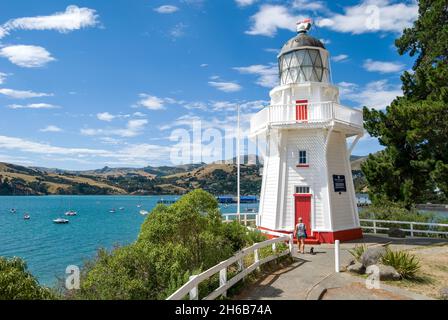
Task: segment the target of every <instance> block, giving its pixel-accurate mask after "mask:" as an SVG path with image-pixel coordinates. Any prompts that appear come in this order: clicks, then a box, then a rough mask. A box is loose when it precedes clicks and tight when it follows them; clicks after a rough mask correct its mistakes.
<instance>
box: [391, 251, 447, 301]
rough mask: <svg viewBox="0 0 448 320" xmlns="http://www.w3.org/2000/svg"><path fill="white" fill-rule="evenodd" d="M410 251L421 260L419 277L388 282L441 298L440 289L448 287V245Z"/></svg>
mask: <svg viewBox="0 0 448 320" xmlns="http://www.w3.org/2000/svg"><path fill="white" fill-rule="evenodd" d="M409 252H410V253H412V254H415V255H416V256H417V257H418V259H419V260H420V265H421V268H420V270H419V272H418V273H417V276H418V277H417V279H416V280H412V281H410V280H403V281H397V282H388V284H391V285H397V286H399V287H401V288H404V289H407V290H410V291H413V292H415V293H419V294H423V295H425V296H428V297H432V298H436V299H437V298H440V296H439V292H440V289H442V288H445V287H448V245H444V246H431V247H425V248H416V249H412V250H409Z"/></svg>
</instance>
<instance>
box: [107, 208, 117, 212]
mask: <svg viewBox="0 0 448 320" xmlns="http://www.w3.org/2000/svg"><path fill="white" fill-rule="evenodd" d="M109 212H110V213H115V212H117V210H115V209H110V210H109Z"/></svg>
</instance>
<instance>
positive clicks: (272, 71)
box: [233, 64, 278, 88]
mask: <svg viewBox="0 0 448 320" xmlns="http://www.w3.org/2000/svg"><path fill="white" fill-rule="evenodd" d="M233 69H235V70H237V71H238V72H240V73H243V74H254V75H257V76H258V79H257V81H256V83H257V84H258V85H260V86H262V87H266V88H272V87H275V86H276V85H277V84H278V68H277V66H276V65H275V64H270V65H267V66H266V65H259V64H257V65H252V66H248V67H236V68H233Z"/></svg>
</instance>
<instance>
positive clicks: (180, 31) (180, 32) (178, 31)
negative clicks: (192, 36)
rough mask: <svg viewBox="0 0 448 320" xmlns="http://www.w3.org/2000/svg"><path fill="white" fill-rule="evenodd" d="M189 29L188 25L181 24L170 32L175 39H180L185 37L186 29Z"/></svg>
mask: <svg viewBox="0 0 448 320" xmlns="http://www.w3.org/2000/svg"><path fill="white" fill-rule="evenodd" d="M186 28H187V25H186V24H184V23H182V22H180V23H178V24H176V25H175V26H174V27H173V28H172V29H171V30H170V36H171V38H173V39H177V38H180V37H182V36H184V35H185V29H186Z"/></svg>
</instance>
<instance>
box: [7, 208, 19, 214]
mask: <svg viewBox="0 0 448 320" xmlns="http://www.w3.org/2000/svg"><path fill="white" fill-rule="evenodd" d="M9 212H11V213H16V212H17V210H16V209H14V208H12V209H11V210H9Z"/></svg>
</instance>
